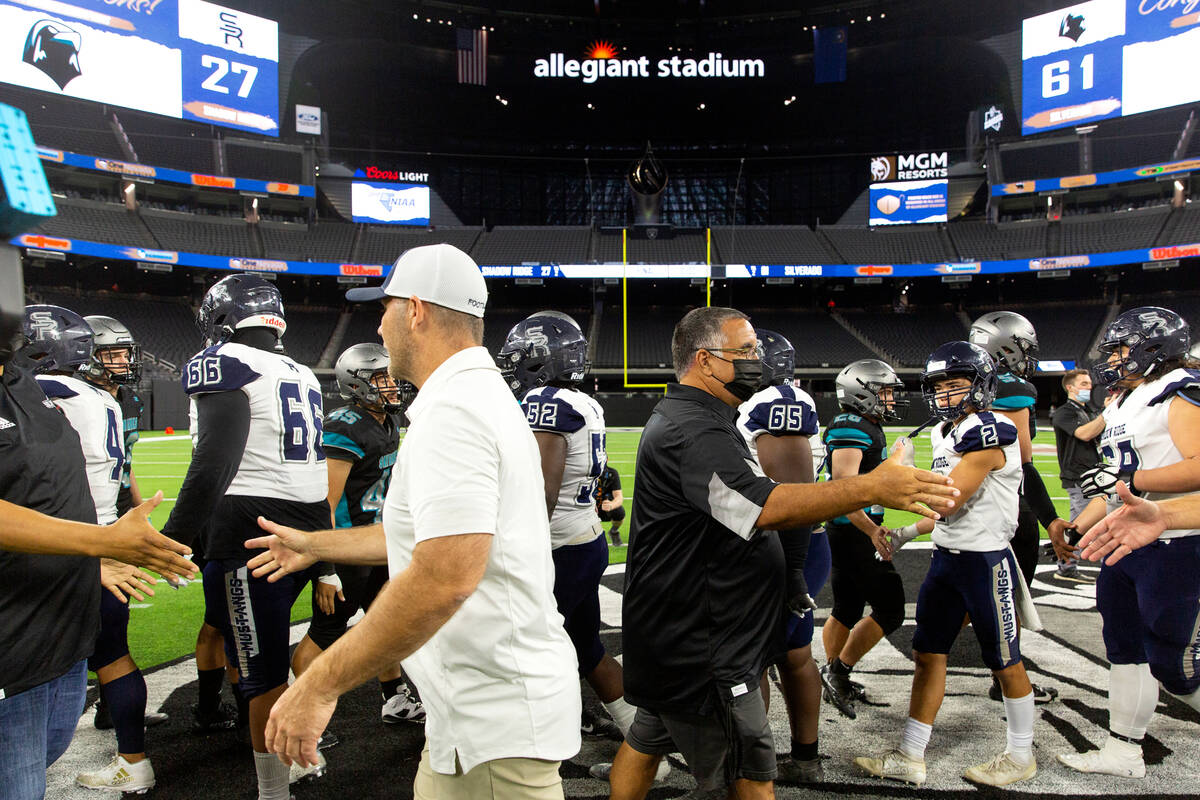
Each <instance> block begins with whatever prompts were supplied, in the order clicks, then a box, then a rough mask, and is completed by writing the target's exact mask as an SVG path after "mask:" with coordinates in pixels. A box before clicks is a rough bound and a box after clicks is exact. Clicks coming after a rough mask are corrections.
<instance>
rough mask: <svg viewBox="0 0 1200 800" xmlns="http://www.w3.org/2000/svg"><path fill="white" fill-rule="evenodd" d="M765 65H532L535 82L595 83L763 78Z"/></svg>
mask: <svg viewBox="0 0 1200 800" xmlns="http://www.w3.org/2000/svg"><path fill="white" fill-rule="evenodd" d="M765 76H766V65H765V64H764V63H763V60H762V59H761V58H726V57H725V55H724V54H723V53H709V54H708V55H707V56H705V57H704V58H699V59H697V58H684V57H682V56H671V57H670V58H660V59H658V61H657V62H655V63H654V64H653V65H652V64H651V61H650V58H649V57H647V56H641V57H640V58H616V57H615V56H607V57H604V58H585V59H582V60H580V59H574V58H567V57H566V56H565V55H563V54H562V53H551V54H550V56H549V58H539V59H537V60H536V61H534V62H533V77H535V78H577V79H579V80H581V81H583V82H584V83H595V82H596V81H598V80H600V79H601V78H762V77H765Z"/></svg>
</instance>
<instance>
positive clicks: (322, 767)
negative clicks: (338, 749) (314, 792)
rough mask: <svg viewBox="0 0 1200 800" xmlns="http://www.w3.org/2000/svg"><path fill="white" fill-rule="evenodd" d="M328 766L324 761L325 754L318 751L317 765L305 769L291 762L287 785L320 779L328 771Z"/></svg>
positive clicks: (310, 765)
mask: <svg viewBox="0 0 1200 800" xmlns="http://www.w3.org/2000/svg"><path fill="white" fill-rule="evenodd" d="M328 768H329V764H328V763H327V762H326V761H325V754H324V753H322V752H321V751H320V750H318V751H317V763H315V764H309V765H308V766H307V767H302V766H300V764H298V763H296V762H294V761H293V762H292V766H291V767H290V768H289V769H288V783H289V784H292V783H298V782H300V781H304V780H313V779H315V778H322V777H324V776H325V772H326V771H327V770H328Z"/></svg>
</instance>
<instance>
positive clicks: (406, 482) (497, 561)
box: [383, 347, 581, 774]
mask: <svg viewBox="0 0 1200 800" xmlns="http://www.w3.org/2000/svg"><path fill="white" fill-rule="evenodd" d="M408 418H409V426H408V432H407V433H406V434H405V437H404V442H403V443H402V444H401V446H400V452H399V455H398V456H397V459H396V466H395V467H394V469H393V472H392V482H391V486H389V487H388V494H387V500H386V502H385V503H384V507H383V529H384V534H385V536H386V538H387V548H388V567H389V570H390V572H391V574H392V576H395V575H397V574H398V573H400V572H402V571H403V570H404V569H405V568H406V567H407V566H408V565H409V563H410V562H411V561H412V552H413V547H414V546H415V545H416V543H417V542H421V541H425V540H427V539H435V538H438V537H440V536H455V535H459V534H467V533H489V534H492V544H491V552H490V554H489V556H488V565H487V570H486V571H485V573H484V576H483V580H481V581H480V583H479V587H478V588H477V589H476V590H475V592H474V594H472V595H471V596H470V597H469V598H468V599H467V601H466V602H465V603H464V604H463V606H462V608H460V609H459V610H458V612H457V613H456V614H455V615H454V616H453V617H451V618H450V620H449V621H447V622H446V624H445V625H443V626H442V628H441V629H440V630H439V631H438V632H437V633H435V634H434V635H433V637H432V638H431V639H430V640H429V641H428V642H426V643H425V644H424V645H423V646H422V647H421V648H420V649H419V650H417V651H416V652H415V653H413V654H412V655H411V656H409V657H408V658H407V659H405V660H404V662H403V666H404V670H405V672H406V673H408V675H409V676H410V677H411V678H412V680H413V682H414V683H415V684H416V686H417V690H418V691H419V692H420V694H421V699H422V701H423V702H424V704H425V711H426V714H427V719H426V722H425V736H426V739H427V740H428V744H429V757H430V764H431V765H432V767H433V769H434V771H435V772H440V773H443V774H454V772H455V756H456V755H457V757H458V761H459V763H460V764H461V767H462V769H463V771H464V772H465V771H469V770H470V769H472V768H473V767H475V766H476V765H478V764H481V763H483V762H485V761H492V760H494V759H498V758H540V759H546V760H549V761H565V760H566V759H568V758H571V757H572V756H574V755H575V754H576V753H578V752H579V744H580V741H579V717H580V711H581V700H580V695H579V673H578V666H577V662H576V659H575V650H574V648H573V647H572V645H571V641H570V639H569V638H568V637H567V633H566V631H565V630H564V629H563V618H562V615H561V614H559V613H558V608H557V605H556V603H555V601H554V595H553V592H552V590H553V586H554V563H553V561H552V560H551V557H550V526H549V523H548V521H547V519H546V499H545V494H544V489H543V482H542V470H541V455H540V454H539V452H538V446H537V442H536V441H535V440H534V438H533V433H532V432H531V431H530V429H529V424H528V423H527V422H526V421H525V415H524V414H523V413H522V412H521V407H520V405H519V404H518V403H517V401H516V399H515V398H514V397H513V395H512V392H511V391H510V390H509V389H508V387H507V386H506V385H505V383H504V380H503V379H502V378H501V377H500V371H499V370H498V369H496V365H495V363H494V362H493V361H492V357H491V355H489V354H488V351H487V350H485V349H484V348H482V347H472V348H469V349H467V350H462V351H459V352H458V353H455V354H454V355H453V356H451V357H450V358H448V359H446V361H444V362H443V363H442V364H441V366H439V367H438V368H437V369H436V370H434V371H433V374H431V375H430V376H429V379H428V380H427V381H426V382H425V385H424V386H422V387H421V391H420V392H419V393H418V394H417V398H416V400H414V401H413V404H412V405H411V406H410V407H409V409H408Z"/></svg>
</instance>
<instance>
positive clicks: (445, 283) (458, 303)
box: [346, 244, 488, 317]
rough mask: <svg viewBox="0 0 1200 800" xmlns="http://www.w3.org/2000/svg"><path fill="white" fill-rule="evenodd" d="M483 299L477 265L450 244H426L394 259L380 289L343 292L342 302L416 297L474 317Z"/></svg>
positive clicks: (479, 312)
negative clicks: (344, 300)
mask: <svg viewBox="0 0 1200 800" xmlns="http://www.w3.org/2000/svg"><path fill="white" fill-rule="evenodd" d="M487 296H488V293H487V284H486V283H485V282H484V280H483V273H481V272H480V271H479V265H478V264H476V263H475V260H474V259H472V258H471V257H470V256H469V255H467V254H466V253H464V252H463V251H462V250H459V249H458V248H457V247H455V246H454V245H451V244H428V245H423V246H421V247H414V248H412V249H411V250H406V251H405V252H404V255H402V256H400V257H399V258H397V259H396V263H395V264H393V265H392V270H391V272H389V273H388V276H387V279H386V280H385V281H384V282H383V285H382V286H372V287H364V288H361V289H351V290H350V291H348V292H346V299H347V300H349V301H350V302H352V303H364V302H368V301H371V300H382V299H383V298H385V297H403V298H406V299H407V298H409V297H419V298H421V299H422V300H424V301H425V302H426V303H433V304H434V305H439V306H442V307H443V308H448V309H450V310H451V311H461V312H462V313H464V314H470V315H472V316H475V317H482V316H483V309H484V307H485V306H486V305H487Z"/></svg>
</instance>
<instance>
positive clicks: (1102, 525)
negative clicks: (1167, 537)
mask: <svg viewBox="0 0 1200 800" xmlns="http://www.w3.org/2000/svg"><path fill="white" fill-rule="evenodd" d="M1116 488H1117V497H1119V498H1121V504H1122V505H1121V507H1120V508H1118V509H1117V510H1116V511H1114V512H1112V513H1111V514H1109V515H1108V516H1107V517H1105V518H1104V519H1102V520H1100V521H1099V522H1097V523H1096V524H1095V525H1093V526H1092V527H1091V530H1089V531H1088V532H1087V533H1086V534H1084V537H1083V538H1082V539H1080V540H1079V546H1080V547H1081V548H1083V552H1082V553H1081V555H1082V557H1083V558H1086V559H1087V560H1089V561H1099V560H1100V559H1101V558H1104V557H1105V556H1108V558H1107V559H1105V561H1104V563H1105V564H1108V565H1109V566H1112V565H1113V564H1115V563H1117V562H1118V561H1120V560H1121V559H1122V558H1124V557H1125V556H1127V555H1129V554H1130V553H1132V552H1133V551H1134V550H1137V549H1138V548H1139V547H1145V546H1146V545H1148V544H1150V543H1151V542H1153V541H1156V540H1157V539H1158V537H1160V536H1162V533H1163V531H1165V530H1166V529H1167V524H1166V523H1167V520H1166V517H1165V516H1164V514H1163V513H1162V509H1161V508H1159V506H1158V503H1154V502H1152V501H1150V500H1143V499H1142V498H1140V497H1136V496H1135V495H1134V494H1133V493H1132V492H1130V491H1129V487H1128V486H1126V485H1125V483H1124V481H1118V482H1117V487H1116ZM1110 553H1111V554H1112V555H1109V554H1110Z"/></svg>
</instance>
